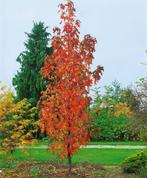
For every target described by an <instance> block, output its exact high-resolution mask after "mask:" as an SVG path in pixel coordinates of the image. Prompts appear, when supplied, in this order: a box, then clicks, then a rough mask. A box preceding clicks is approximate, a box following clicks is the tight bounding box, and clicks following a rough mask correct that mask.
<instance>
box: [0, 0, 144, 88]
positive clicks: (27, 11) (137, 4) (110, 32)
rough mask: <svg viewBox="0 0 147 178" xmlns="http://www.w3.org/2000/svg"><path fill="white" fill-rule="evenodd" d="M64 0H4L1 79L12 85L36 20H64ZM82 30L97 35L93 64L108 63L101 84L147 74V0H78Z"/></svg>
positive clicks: (48, 22)
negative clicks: (61, 8)
mask: <svg viewBox="0 0 147 178" xmlns="http://www.w3.org/2000/svg"><path fill="white" fill-rule="evenodd" d="M61 2H64V1H63V0H0V80H2V82H3V83H4V84H6V85H8V86H9V87H12V84H11V80H12V77H13V76H14V75H15V73H16V71H17V70H18V68H19V65H18V63H17V62H16V58H17V56H18V55H19V54H20V52H22V51H23V50H24V45H23V43H24V42H25V40H26V35H25V34H24V32H30V30H31V29H32V25H33V21H35V22H39V21H42V22H45V25H46V26H49V32H50V33H52V28H53V27H54V26H58V24H59V15H58V14H57V11H58V8H57V6H58V4H59V3H61ZM74 2H75V6H76V9H77V17H78V19H79V20H80V21H81V22H82V26H81V34H82V35H83V34H91V35H92V36H94V37H96V38H97V41H98V44H97V48H96V52H95V61H94V64H93V67H95V66H97V65H99V64H101V65H103V66H104V68H105V72H104V75H103V77H102V80H101V81H100V86H103V85H106V84H110V83H111V82H112V81H113V80H118V81H119V82H121V83H122V84H123V85H125V86H126V85H129V84H131V83H134V82H135V81H137V80H138V79H139V78H141V77H145V76H147V66H145V65H141V64H140V63H141V62H146V63H147V54H145V52H144V51H145V50H146V49H147V0H91V1H89V0H74Z"/></svg>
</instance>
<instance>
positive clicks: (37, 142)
mask: <svg viewBox="0 0 147 178" xmlns="http://www.w3.org/2000/svg"><path fill="white" fill-rule="evenodd" d="M48 144H49V141H48V140H45V141H36V142H35V146H42V145H48ZM89 145H130V146H144V145H145V143H144V142H133V141H132V142H116V141H115V142H108V141H103V142H90V143H89Z"/></svg>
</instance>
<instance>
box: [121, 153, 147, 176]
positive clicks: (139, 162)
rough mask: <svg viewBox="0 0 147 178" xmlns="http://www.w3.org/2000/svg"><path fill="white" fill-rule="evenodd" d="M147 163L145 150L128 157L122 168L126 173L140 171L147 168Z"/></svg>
mask: <svg viewBox="0 0 147 178" xmlns="http://www.w3.org/2000/svg"><path fill="white" fill-rule="evenodd" d="M146 165H147V155H146V154H145V153H144V152H140V153H138V154H136V155H134V156H131V157H129V158H127V159H126V160H125V161H124V162H123V164H122V168H123V171H124V172H125V173H135V174H136V173H139V172H140V171H141V170H143V169H145V167H146Z"/></svg>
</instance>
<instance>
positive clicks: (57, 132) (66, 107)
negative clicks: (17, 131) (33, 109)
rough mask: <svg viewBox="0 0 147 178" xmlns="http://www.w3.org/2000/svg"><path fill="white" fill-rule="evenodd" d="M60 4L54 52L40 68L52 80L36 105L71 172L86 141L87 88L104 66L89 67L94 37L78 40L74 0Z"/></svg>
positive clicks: (55, 29)
mask: <svg viewBox="0 0 147 178" xmlns="http://www.w3.org/2000/svg"><path fill="white" fill-rule="evenodd" d="M59 7H60V10H59V12H60V18H61V24H62V27H61V29H60V28H57V27H56V28H54V30H53V32H54V36H53V38H52V47H53V49H54V52H53V54H52V55H51V56H48V57H47V58H46V59H45V64H44V67H43V68H42V70H41V74H42V75H43V77H44V78H47V79H48V81H54V82H52V85H48V86H47V89H46V91H44V92H43V93H42V97H41V100H40V103H39V104H40V117H41V129H42V131H43V132H46V134H47V135H48V136H49V137H50V138H51V139H52V140H53V142H52V145H51V147H52V149H53V151H54V152H55V153H56V154H57V155H58V156H59V157H61V158H67V159H68V163H69V174H71V162H72V155H73V154H74V153H75V152H77V151H78V150H79V148H80V146H81V145H86V144H87V143H88V141H89V132H88V131H87V130H88V129H87V128H88V124H89V123H90V117H89V114H88V109H87V108H88V107H89V105H90V101H91V98H90V96H89V88H90V87H91V85H92V84H93V82H94V83H96V82H97V81H98V80H99V79H100V76H101V73H102V70H103V68H102V67H101V66H98V67H97V69H96V70H95V71H93V72H92V71H91V70H90V65H91V64H92V61H93V59H94V56H93V53H94V51H95V45H96V39H95V38H93V37H91V36H90V35H85V36H84V39H83V40H80V32H79V27H80V21H79V20H76V19H75V8H74V4H73V2H72V1H68V2H67V3H66V4H60V5H59ZM49 83H51V82H49Z"/></svg>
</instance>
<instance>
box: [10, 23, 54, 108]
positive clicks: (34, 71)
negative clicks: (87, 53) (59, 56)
mask: <svg viewBox="0 0 147 178" xmlns="http://www.w3.org/2000/svg"><path fill="white" fill-rule="evenodd" d="M26 35H27V37H28V40H27V41H26V42H25V43H24V45H25V51H23V52H22V53H20V55H19V56H18V58H17V62H19V64H20V70H19V71H17V74H16V75H15V77H14V78H13V85H14V87H15V90H16V94H17V100H22V99H24V98H27V99H31V101H32V103H33V106H36V104H37V101H38V100H39V98H40V93H41V91H42V90H44V89H45V86H46V81H45V80H42V78H41V75H40V73H39V72H40V69H41V67H42V66H43V64H44V58H45V56H47V55H50V54H51V53H52V48H48V47H47V45H48V42H49V33H48V32H47V27H45V26H44V23H42V22H39V23H34V26H33V29H32V31H31V33H26Z"/></svg>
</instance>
